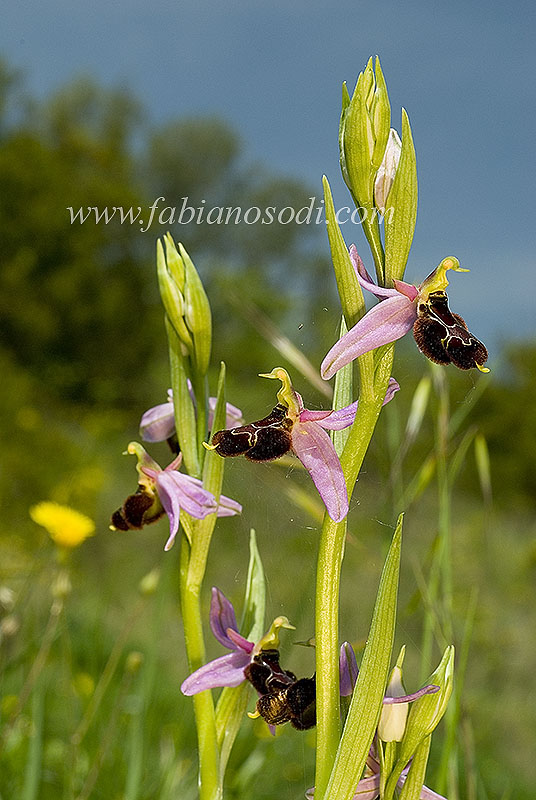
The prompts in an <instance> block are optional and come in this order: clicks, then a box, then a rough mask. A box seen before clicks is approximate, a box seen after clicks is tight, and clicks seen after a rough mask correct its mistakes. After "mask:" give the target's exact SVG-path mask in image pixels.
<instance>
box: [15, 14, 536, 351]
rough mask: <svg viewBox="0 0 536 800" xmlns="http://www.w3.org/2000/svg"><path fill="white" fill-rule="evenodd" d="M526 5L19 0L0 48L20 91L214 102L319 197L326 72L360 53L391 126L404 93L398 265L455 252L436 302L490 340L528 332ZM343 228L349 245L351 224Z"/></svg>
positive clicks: (203, 108) (351, 77)
mask: <svg viewBox="0 0 536 800" xmlns="http://www.w3.org/2000/svg"><path fill="white" fill-rule="evenodd" d="M535 18H536V11H535V7H534V6H533V4H532V3H529V2H523V1H521V2H513V3H511V4H509V5H507V4H504V3H499V2H496V1H495V0H491V1H490V2H487V3H483V2H480V1H479V0H477V2H458V0H455V1H454V2H449V3H448V4H447V3H446V2H443V3H440V2H433V0H431V1H430V2H426V1H425V0H413V2H404V0H399V2H396V1H395V0H388V1H387V2H383V3H370V2H368V3H365V2H361V0H353V1H352V0H335V2H333V3H328V2H319V0H285V2H282V0H272V2H270V3H266V2H259V0H228V2H216V0H206V1H205V2H203V0H198V1H197V2H195V1H194V0H176V2H169V0H153V1H152V2H151V3H147V2H146V1H145V0H144V2H141V0H132V1H131V2H126V0H116V2H111V1H110V0H86V2H84V3H73V2H72V0H46V2H44V3H43V2H36V0H22V2H20V3H18V4H15V3H10V4H9V6H8V8H7V10H4V14H3V25H2V28H1V30H0V52H1V53H2V54H3V55H4V56H5V57H6V58H7V59H8V61H9V63H10V64H12V65H13V66H16V67H20V68H22V69H23V70H24V71H25V72H26V77H27V85H28V87H29V88H30V89H31V90H32V91H33V92H34V93H35V94H36V95H38V96H43V95H45V94H46V93H48V92H50V91H51V90H53V89H55V88H57V87H59V86H60V85H62V84H63V83H65V82H66V81H68V80H70V79H72V78H73V77H76V76H79V75H81V74H90V75H92V76H94V77H96V78H97V79H98V80H99V81H101V82H102V83H104V84H110V85H111V84H113V85H117V84H120V85H127V86H129V87H130V88H131V89H132V90H133V92H134V93H135V94H136V95H137V96H138V97H139V98H140V99H141V101H142V102H143V103H144V105H145V106H146V107H147V108H148V110H149V112H150V114H151V116H152V118H153V119H154V120H157V121H164V120H166V119H168V118H171V117H177V116H182V115H192V114H198V113H200V114H214V113H216V114H218V115H221V116H222V117H224V118H225V119H227V120H228V121H229V122H230V123H231V124H232V125H233V126H234V127H235V128H236V130H237V131H239V133H240V134H241V136H242V138H243V140H244V142H245V145H246V147H247V152H248V155H249V157H250V158H252V159H256V160H259V161H262V162H264V163H266V164H267V165H268V166H271V167H272V168H274V169H276V170H278V171H282V172H285V173H290V174H294V175H297V176H300V177H302V178H305V179H306V180H307V181H308V182H309V183H310V184H311V186H312V187H313V189H316V191H317V192H318V195H319V196H320V178H321V175H322V173H324V172H325V173H326V174H327V175H328V176H329V178H330V180H332V183H333V185H334V190H335V196H336V201H337V203H338V205H345V204H346V203H347V195H346V192H345V189H344V187H343V184H342V182H341V181H340V179H339V168H338V150H337V126H338V117H339V109H340V89H341V83H342V81H343V80H346V81H347V82H348V85H349V87H350V89H352V88H353V85H354V83H355V79H356V77H357V74H358V72H359V71H360V70H361V69H362V68H363V66H364V65H365V63H366V61H367V58H368V57H369V55H372V54H376V53H378V54H379V55H380V58H381V61H382V66H383V70H384V73H385V76H386V79H387V83H388V87H389V93H390V97H391V105H392V109H393V124H394V125H395V127H398V128H399V127H400V106H401V105H404V106H405V108H406V109H407V110H408V113H409V115H410V119H411V124H412V129H413V135H414V139H415V145H416V149H417V164H418V170H419V191H420V197H419V214H418V220H417V230H416V236H415V240H414V245H413V248H412V253H411V256H410V263H409V266H408V271H407V276H406V277H407V278H408V279H409V280H416V281H418V280H419V278H421V277H422V276H424V275H425V274H427V273H428V272H429V271H430V269H431V268H432V267H433V266H435V265H436V264H437V263H438V262H439V261H440V260H441V259H442V258H443V257H444V256H445V255H448V254H454V255H457V256H458V258H459V259H460V261H461V262H462V264H463V265H464V266H468V267H470V268H471V272H470V273H469V275H467V276H456V277H455V278H454V282H453V284H451V292H450V295H451V306H452V307H453V308H454V309H455V310H456V311H458V312H459V313H461V314H462V315H463V316H466V317H467V318H468V319H469V320H470V322H471V328H472V329H474V332H475V333H476V334H477V335H480V336H481V337H482V338H488V339H489V338H490V337H491V339H492V341H494V342H495V343H496V344H498V343H499V342H500V341H501V340H502V338H503V337H508V338H511V337H515V336H524V337H527V336H532V335H533V334H534V330H535V326H534V316H535V315H534V312H533V305H534V303H533V299H532V292H531V289H532V286H533V282H534V278H533V273H534V270H535V268H536V258H535V255H534V253H535V246H534V245H535V236H534V228H535V224H534V211H535V204H534V196H535V190H534V185H535V177H536V168H535V159H534V144H533V141H534V132H535V129H536V125H535V122H536V103H535V94H536V93H535V88H534V86H535V76H536V48H535V47H534V41H535V34H536V30H535V28H536V26H535ZM344 234H345V237H346V238H347V240H348V241H352V240H355V241H356V243H357V244H358V247H359V249H360V250H361V252H362V253H366V249H365V245H364V244H363V238H362V234H361V232H360V230H359V229H357V230H356V231H355V232H351V231H350V227H349V226H346V227H345V229H344Z"/></svg>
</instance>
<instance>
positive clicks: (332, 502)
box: [205, 367, 400, 522]
mask: <svg viewBox="0 0 536 800" xmlns="http://www.w3.org/2000/svg"><path fill="white" fill-rule="evenodd" d="M260 377H261V378H273V379H275V380H279V381H281V389H280V390H279V392H278V393H277V405H276V406H275V407H274V409H273V410H272V411H271V413H270V414H269V415H268V416H267V417H265V418H264V419H261V420H257V421H256V422H251V423H250V424H249V425H243V426H241V427H236V428H233V429H231V430H223V431H217V432H216V433H215V434H214V436H213V437H212V442H211V444H210V445H205V447H207V448H208V449H210V450H215V451H216V452H217V453H218V455H220V456H223V457H230V456H239V455H244V456H245V457H246V458H247V459H249V460H250V461H273V460H274V459H276V458H280V457H281V456H283V455H285V453H288V452H290V451H292V452H293V453H294V454H295V455H296V456H297V457H298V458H299V459H300V461H301V462H302V464H303V466H304V467H305V469H306V470H307V471H308V472H309V474H310V476H311V478H312V479H313V483H314V484H315V486H316V488H317V489H318V492H319V494H320V497H321V498H322V500H323V502H324V505H325V506H326V510H327V512H328V514H329V516H330V517H331V519H332V520H334V521H335V522H340V521H341V520H342V519H344V517H345V516H346V515H347V513H348V494H347V491H346V481H345V479H344V474H343V471H342V468H341V464H340V461H339V457H338V456H337V453H336V452H335V448H334V446H333V443H332V441H331V439H330V437H329V435H328V434H327V433H326V431H327V430H342V429H343V428H347V427H348V426H349V425H351V424H352V423H353V421H354V419H355V415H356V411H357V400H356V401H355V402H354V403H352V404H351V405H349V406H345V407H344V408H341V409H339V410H338V411H333V410H331V409H329V410H327V411H310V410H309V409H307V408H305V407H304V405H303V400H302V398H301V395H299V394H298V392H296V391H295V390H294V388H293V387H292V383H291V381H290V377H289V374H288V372H287V371H286V370H285V369H283V368H282V367H276V368H275V369H273V370H272V371H271V372H269V373H266V374H262V375H261V376H260ZM399 388H400V387H399V385H398V383H397V382H396V381H395V380H394V379H393V378H391V380H390V381H389V386H388V388H387V393H386V395H385V400H384V404H385V403H388V402H389V400H391V399H392V397H393V396H394V394H395V392H397V391H398V389H399Z"/></svg>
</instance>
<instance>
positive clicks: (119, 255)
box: [0, 66, 331, 407]
mask: <svg viewBox="0 0 536 800" xmlns="http://www.w3.org/2000/svg"><path fill="white" fill-rule="evenodd" d="M0 114H1V118H0V196H1V203H0V237H1V240H2V243H3V253H2V255H3V259H2V261H3V267H2V274H3V280H2V292H1V297H0V317H1V322H0V331H1V334H2V342H3V347H4V348H6V350H7V351H8V352H9V353H10V354H12V356H13V357H14V358H15V360H16V362H17V363H18V364H19V365H21V366H23V367H24V369H26V370H28V371H29V372H30V373H32V374H33V375H34V376H36V377H37V378H38V380H39V382H40V384H41V385H42V386H46V389H47V392H49V393H51V394H53V395H55V396H56V397H57V398H61V399H62V401H64V402H65V401H68V402H75V403H83V404H87V403H89V404H95V403H106V404H109V405H116V406H117V405H120V406H122V407H125V406H127V405H129V404H131V403H135V404H136V405H137V404H139V403H140V402H141V403H142V404H143V402H147V401H149V400H150V399H151V398H150V393H148V391H147V382H148V379H149V376H151V375H154V374H155V356H156V360H157V362H158V364H159V365H160V366H162V364H163V361H162V359H163V358H164V359H165V348H164V346H163V338H162V322H161V312H160V308H159V302H158V297H157V291H156V279H155V271H154V242H155V238H156V236H157V235H159V234H160V233H162V232H164V231H165V230H166V229H167V228H168V227H171V229H172V231H173V233H174V234H175V236H176V238H178V239H181V240H182V241H184V243H185V245H186V247H187V248H188V249H189V250H190V252H191V254H192V256H193V258H194V259H195V261H196V263H197V264H198V267H199V269H200V272H201V273H202V275H203V278H204V280H205V282H206V283H207V285H208V289H209V291H210V290H211V289H216V288H217V289H219V290H221V288H222V287H227V288H228V283H227V278H226V277H225V276H227V275H229V273H231V274H232V276H233V284H234V287H235V290H238V291H240V285H241V283H242V282H243V283H244V284H245V286H247V292H248V296H249V297H252V299H253V300H254V301H255V302H258V303H259V304H260V305H261V307H264V308H265V310H268V311H269V312H270V316H271V317H272V318H275V320H277V321H279V322H283V317H284V311H285V309H286V308H289V307H290V305H291V304H290V299H289V298H290V296H291V295H292V294H294V299H293V300H292V307H293V308H295V306H296V305H298V306H300V307H302V308H303V305H304V304H307V302H308V300H309V297H308V295H306V294H305V293H303V292H301V291H299V289H300V287H299V286H297V285H296V284H293V282H292V281H293V279H292V278H291V277H290V275H291V272H290V267H291V266H292V274H294V275H299V274H304V273H305V274H307V270H309V274H310V273H311V271H312V272H313V273H314V276H315V277H316V278H318V277H326V276H327V275H328V274H329V273H328V269H329V265H328V261H327V259H326V257H325V256H324V257H322V258H318V257H311V254H312V253H315V250H316V249H317V247H318V244H319V242H320V241H321V229H320V228H318V229H317V227H316V226H312V225H311V226H306V225H301V226H300V225H296V224H289V225H282V224H277V222H276V223H274V224H272V225H261V224H254V225H247V224H244V223H240V224H237V225H234V224H231V225H225V224H219V225H218V224H212V225H210V224H207V223H206V222H203V223H202V224H193V223H192V224H189V225H175V226H173V225H172V226H169V225H168V224H162V225H159V224H158V216H159V214H160V213H162V212H163V209H164V208H165V207H168V208H170V207H173V208H175V209H176V213H177V214H178V212H179V210H180V207H181V205H182V203H183V200H184V198H186V202H187V204H188V205H189V206H192V207H194V208H197V207H202V206H204V207H206V208H211V207H212V206H223V207H228V206H232V207H236V206H241V207H242V208H243V209H244V208H248V207H249V206H251V205H258V206H260V207H261V208H263V207H264V206H267V205H272V206H278V207H283V206H293V207H294V208H301V207H303V206H306V205H308V203H309V197H310V195H311V194H312V192H310V191H309V190H308V189H307V188H306V187H305V186H304V185H303V184H301V183H299V182H298V181H295V180H291V179H288V178H283V177H279V176H274V175H273V174H271V173H269V172H268V171H267V170H266V169H264V168H262V167H258V166H256V165H252V164H248V163H247V161H246V159H245V157H244V155H243V147H242V144H241V142H240V140H239V138H238V137H237V135H236V134H235V133H234V132H233V131H232V130H231V129H230V128H229V127H228V126H227V125H226V124H225V123H223V122H221V121H219V120H217V119H211V118H208V119H202V120H185V121H172V122H169V123H166V124H165V125H163V126H162V127H160V128H158V127H154V126H151V125H150V124H149V123H148V122H147V120H146V115H145V113H144V110H143V108H142V107H141V106H140V104H139V103H138V102H137V101H136V100H135V99H134V98H133V97H132V96H131V95H130V94H129V92H127V91H126V90H123V89H111V90H110V89H104V88H102V87H99V86H97V85H95V84H94V83H92V82H91V81H88V80H79V81H77V82H75V83H73V84H72V85H70V86H67V87H66V88H65V89H63V90H61V91H60V92H58V93H57V94H56V95H55V96H53V97H52V98H50V99H49V100H47V101H46V102H44V103H42V104H37V103H35V102H33V101H28V100H27V99H26V98H25V95H24V92H23V89H22V87H21V85H20V82H19V80H18V78H17V76H15V75H13V74H12V73H10V71H9V70H8V69H7V68H6V67H5V66H4V67H3V68H2V70H1V71H0ZM158 198H161V200H160V202H159V208H158V209H157V212H156V213H155V218H154V224H153V225H152V226H151V228H150V229H149V230H148V231H146V232H142V231H141V230H140V228H142V227H143V226H142V225H141V223H140V221H139V220H138V221H136V222H134V224H129V223H127V222H125V223H123V224H122V223H121V221H120V219H119V215H118V214H116V215H114V216H113V217H112V218H111V219H110V221H109V222H108V223H104V221H101V222H99V223H98V224H96V223H95V219H94V217H91V218H90V219H88V220H87V221H86V222H85V223H84V224H81V223H80V222H79V221H78V220H77V221H75V222H74V223H71V220H70V214H69V212H68V208H71V207H72V208H73V210H74V213H76V212H77V211H78V209H80V208H83V209H84V212H85V211H86V210H87V209H88V208H90V207H94V206H96V207H97V208H98V209H99V210H103V209H104V208H108V209H113V208H114V207H122V208H123V209H128V208H130V207H133V208H134V209H135V210H136V209H137V208H138V207H140V208H141V209H142V217H143V218H144V220H145V225H147V219H148V216H149V207H150V205H151V204H152V203H153V201H155V200H157V199H158ZM167 219H169V214H168V213H167V212H166V213H165V214H163V222H164V223H166V220H167ZM306 261H307V264H306V263H305V262H306ZM306 266H307V269H304V267H306ZM207 268H208V269H209V271H208V273H207ZM325 285H326V286H327V287H328V286H330V285H331V284H330V282H328V281H325ZM213 296H214V298H215V303H214V313H215V315H216V316H220V317H221V318H222V319H224V320H225V319H226V318H227V319H229V318H230V315H231V313H232V312H231V309H229V308H228V307H227V308H226V302H227V297H226V295H225V293H224V294H223V295H222V293H221V291H214V292H213ZM233 313H234V312H233ZM316 344H317V346H318V340H317V341H316ZM251 347H252V344H251V341H250V342H248V349H249V351H250V352H251ZM261 348H262V345H261ZM218 355H219V356H220V357H222V356H223V353H219V354H218Z"/></svg>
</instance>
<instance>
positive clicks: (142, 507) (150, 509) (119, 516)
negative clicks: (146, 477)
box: [111, 486, 164, 531]
mask: <svg viewBox="0 0 536 800" xmlns="http://www.w3.org/2000/svg"><path fill="white" fill-rule="evenodd" d="M163 513H164V509H163V508H162V506H160V504H159V503H158V502H157V501H156V499H155V497H154V496H153V495H151V494H150V493H149V492H148V491H147V490H146V489H145V487H144V486H138V490H137V491H136V492H135V493H134V494H129V496H128V497H127V499H126V500H125V502H124V503H123V505H122V506H121V508H118V509H117V511H114V513H113V514H112V520H111V522H112V526H113V527H114V528H116V529H117V530H118V531H130V530H135V531H136V530H141V528H143V526H144V525H148V524H149V523H151V522H156V520H157V519H160V517H161V516H162V515H163Z"/></svg>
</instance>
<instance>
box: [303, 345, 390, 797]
mask: <svg viewBox="0 0 536 800" xmlns="http://www.w3.org/2000/svg"><path fill="white" fill-rule="evenodd" d="M392 362H393V350H392V348H391V350H390V351H389V352H387V353H386V354H385V356H384V357H383V359H382V360H381V362H380V364H379V365H378V368H377V371H376V380H375V389H376V392H375V395H376V396H375V398H374V399H373V400H366V399H365V398H363V397H361V398H360V402H359V407H358V410H357V414H356V418H355V422H354V424H353V425H352V428H351V431H350V435H349V437H348V441H347V443H346V446H345V448H344V451H343V454H342V457H341V466H342V469H343V472H344V475H345V478H346V487H347V490H348V496H349V497H351V495H352V492H353V489H354V486H355V483H356V480H357V477H358V475H359V470H360V469H361V465H362V463H363V459H364V457H365V453H366V452H367V448H368V446H369V444H370V440H371V438H372V434H373V433H374V428H375V426H376V422H377V419H378V416H379V413H380V410H381V407H382V403H383V399H384V397H385V391H386V388H387V383H388V380H389V377H390V375H391V367H392ZM345 537H346V520H345V519H344V520H342V522H338V523H337V522H333V520H332V519H331V518H330V517H329V516H328V515H327V514H325V516H324V524H323V526H322V532H321V536H320V545H319V551H318V565H317V581H316V609H315V644H316V707H317V712H316V714H317V738H316V778H315V787H316V788H315V797H316V798H317V800H320V799H321V798H322V797H323V796H324V793H325V791H326V787H327V784H328V780H329V776H330V773H331V769H332V767H333V763H334V761H335V754H336V752H337V747H338V744H339V736H340V717H339V667H338V663H339V587H340V572H341V565H342V559H343V555H344V542H345Z"/></svg>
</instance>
